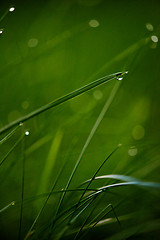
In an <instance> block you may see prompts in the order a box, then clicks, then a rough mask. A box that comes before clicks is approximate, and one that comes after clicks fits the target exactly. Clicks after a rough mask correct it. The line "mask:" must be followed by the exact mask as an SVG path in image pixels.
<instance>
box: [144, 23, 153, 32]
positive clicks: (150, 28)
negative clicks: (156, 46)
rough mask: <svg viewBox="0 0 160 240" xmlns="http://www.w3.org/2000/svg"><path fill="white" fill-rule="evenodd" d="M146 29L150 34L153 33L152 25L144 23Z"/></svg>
mask: <svg viewBox="0 0 160 240" xmlns="http://www.w3.org/2000/svg"><path fill="white" fill-rule="evenodd" d="M146 28H147V30H148V31H150V32H152V31H153V29H154V28H153V25H152V24H151V23H146Z"/></svg>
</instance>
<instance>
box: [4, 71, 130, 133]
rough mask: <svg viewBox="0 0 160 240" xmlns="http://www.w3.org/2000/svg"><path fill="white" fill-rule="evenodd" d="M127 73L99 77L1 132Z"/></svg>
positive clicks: (7, 126)
mask: <svg viewBox="0 0 160 240" xmlns="http://www.w3.org/2000/svg"><path fill="white" fill-rule="evenodd" d="M126 73H127V72H118V73H113V74H111V75H108V76H105V77H102V78H99V79H97V80H95V81H94V82H91V83H89V84H87V85H85V86H83V87H81V88H79V89H77V90H75V91H73V92H71V93H69V94H67V95H65V96H63V97H60V98H58V99H57V100H55V101H53V102H50V103H48V104H46V105H44V106H42V107H40V108H38V109H36V110H35V111H33V112H31V113H29V114H27V115H25V116H24V117H21V118H19V119H17V120H15V121H13V122H11V123H10V124H8V125H6V126H4V127H3V128H1V129H0V133H3V132H5V131H7V130H9V129H10V128H12V127H14V126H16V125H17V124H19V123H23V122H25V121H27V120H29V119H31V118H33V117H35V116H37V115H39V114H41V113H43V112H45V111H47V110H49V109H51V108H53V107H56V106H58V105H60V104H62V103H65V102H67V101H68V100H70V99H73V98H75V97H77V96H79V95H81V94H83V93H85V92H87V91H89V90H91V89H93V88H95V87H97V86H99V85H101V84H103V83H105V82H108V81H111V80H113V79H116V78H117V77H118V76H123V75H125V74H126Z"/></svg>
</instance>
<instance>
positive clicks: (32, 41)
mask: <svg viewBox="0 0 160 240" xmlns="http://www.w3.org/2000/svg"><path fill="white" fill-rule="evenodd" d="M37 44H38V39H36V38H31V39H29V41H28V47H30V48H33V47H36V46H37Z"/></svg>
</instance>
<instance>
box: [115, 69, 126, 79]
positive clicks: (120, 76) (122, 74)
mask: <svg viewBox="0 0 160 240" xmlns="http://www.w3.org/2000/svg"><path fill="white" fill-rule="evenodd" d="M127 73H128V71H126V72H124V73H119V74H117V76H116V79H117V80H118V81H121V80H122V79H123V76H124V74H127Z"/></svg>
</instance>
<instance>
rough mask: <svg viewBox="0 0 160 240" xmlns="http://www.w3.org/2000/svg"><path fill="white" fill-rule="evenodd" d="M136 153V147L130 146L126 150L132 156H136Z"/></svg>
mask: <svg viewBox="0 0 160 240" xmlns="http://www.w3.org/2000/svg"><path fill="white" fill-rule="evenodd" d="M137 153H138V149H137V148H136V147H131V148H130V149H129V150H128V155H129V156H131V157H133V156H136V155H137Z"/></svg>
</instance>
